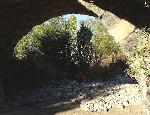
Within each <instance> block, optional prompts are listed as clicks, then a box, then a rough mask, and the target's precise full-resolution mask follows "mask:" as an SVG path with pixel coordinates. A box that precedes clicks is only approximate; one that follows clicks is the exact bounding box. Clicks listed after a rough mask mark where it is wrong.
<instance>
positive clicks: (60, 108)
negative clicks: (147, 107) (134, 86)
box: [0, 101, 142, 115]
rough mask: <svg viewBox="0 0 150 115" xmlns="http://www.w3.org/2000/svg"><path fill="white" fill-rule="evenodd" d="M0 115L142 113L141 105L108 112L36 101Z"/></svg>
mask: <svg viewBox="0 0 150 115" xmlns="http://www.w3.org/2000/svg"><path fill="white" fill-rule="evenodd" d="M0 115H142V113H141V106H130V107H126V108H124V109H111V110H110V111H108V112H85V111H83V110H81V109H80V107H79V104H78V103H72V102H71V101H66V102H59V103H55V104H50V103H49V102H47V103H36V104H31V105H27V106H23V107H13V108H12V107H11V108H9V107H8V108H7V109H6V110H5V109H4V110H2V111H1V112H0Z"/></svg>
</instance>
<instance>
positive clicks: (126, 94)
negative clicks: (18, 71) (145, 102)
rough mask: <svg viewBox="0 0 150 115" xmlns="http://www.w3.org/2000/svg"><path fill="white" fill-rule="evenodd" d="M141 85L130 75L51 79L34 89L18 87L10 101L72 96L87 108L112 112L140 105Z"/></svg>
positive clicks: (27, 101)
mask: <svg viewBox="0 0 150 115" xmlns="http://www.w3.org/2000/svg"><path fill="white" fill-rule="evenodd" d="M139 92H140V89H139V85H138V84H137V83H136V81H135V80H134V79H132V78H130V77H128V76H121V75H118V76H116V77H115V78H114V79H111V80H105V81H97V82H77V81H62V82H49V84H47V85H42V86H40V87H38V88H36V89H34V90H31V89H30V90H19V91H17V93H16V94H14V96H13V98H12V99H11V101H9V104H10V103H11V104H13V105H14V106H22V105H25V104H29V103H34V102H41V101H47V100H59V99H70V101H72V102H80V103H81V104H80V107H81V109H83V110H85V111H92V112H93V111H97V112H100V111H109V110H110V109H111V108H124V107H126V106H129V105H139V104H141V95H140V93H139Z"/></svg>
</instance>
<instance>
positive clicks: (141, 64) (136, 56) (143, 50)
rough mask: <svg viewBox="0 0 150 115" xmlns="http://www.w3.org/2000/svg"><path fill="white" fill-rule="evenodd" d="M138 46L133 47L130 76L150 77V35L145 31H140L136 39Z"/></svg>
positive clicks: (130, 57) (130, 59)
mask: <svg viewBox="0 0 150 115" xmlns="http://www.w3.org/2000/svg"><path fill="white" fill-rule="evenodd" d="M134 40H135V41H137V44H136V45H135V46H133V47H132V49H130V50H131V52H132V53H131V54H130V56H129V58H128V59H129V60H128V64H129V65H130V70H129V71H128V74H130V75H132V76H141V75H143V74H144V75H146V76H149V75H150V57H149V55H150V33H149V32H146V30H145V29H142V30H138V31H137V36H136V37H134Z"/></svg>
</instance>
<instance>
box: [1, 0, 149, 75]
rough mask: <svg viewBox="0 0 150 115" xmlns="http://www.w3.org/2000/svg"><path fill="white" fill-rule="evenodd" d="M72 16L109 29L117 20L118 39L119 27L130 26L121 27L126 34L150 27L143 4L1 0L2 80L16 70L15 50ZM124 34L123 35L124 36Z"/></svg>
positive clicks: (100, 0)
mask: <svg viewBox="0 0 150 115" xmlns="http://www.w3.org/2000/svg"><path fill="white" fill-rule="evenodd" d="M70 13H76V14H87V15H92V16H98V17H100V18H102V21H103V23H105V24H106V25H107V24H108V23H109V22H110V20H111V18H110V17H112V16H114V17H115V18H112V19H113V20H112V22H114V23H113V24H112V23H111V24H110V26H112V25H113V26H112V27H113V28H111V29H110V33H111V34H112V35H113V36H114V37H116V36H117V37H118V38H120V37H121V36H122V35H119V36H118V35H117V34H115V32H116V31H118V30H120V28H118V27H120V25H116V23H117V24H123V25H128V26H127V27H126V26H122V27H121V28H123V30H122V31H124V30H128V29H129V30H130V29H131V31H129V32H127V34H130V33H131V32H133V31H134V29H135V27H145V26H146V27H149V26H150V8H146V7H144V5H143V2H140V0H93V1H91V0H85V1H83V0H0V56H1V60H0V67H1V72H0V74H1V77H2V78H5V77H8V74H7V72H6V71H7V70H8V69H11V68H12V67H13V61H14V60H13V58H12V52H13V48H14V47H15V45H16V43H17V42H18V40H19V39H21V38H22V36H24V35H26V34H27V33H28V32H29V31H30V30H31V29H32V27H34V26H35V25H37V24H41V23H42V22H44V21H46V20H48V19H50V18H52V17H56V16H60V15H64V14H70ZM114 20H117V21H116V22H115V21H114ZM118 20H119V21H118ZM114 31H115V32H114ZM122 31H119V32H120V33H121V34H124V32H122ZM125 36H126V37H127V36H128V35H125Z"/></svg>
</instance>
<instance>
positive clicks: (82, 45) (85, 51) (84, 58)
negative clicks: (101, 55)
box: [77, 23, 93, 74]
mask: <svg viewBox="0 0 150 115" xmlns="http://www.w3.org/2000/svg"><path fill="white" fill-rule="evenodd" d="M92 35H93V34H92V32H91V30H90V28H88V27H86V26H85V25H84V23H82V24H81V27H80V30H79V31H78V32H77V45H78V64H79V68H80V71H81V73H82V74H85V73H84V72H83V71H86V70H87V69H88V68H89V66H90V62H91V56H92V45H91V43H90V41H91V38H92Z"/></svg>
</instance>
